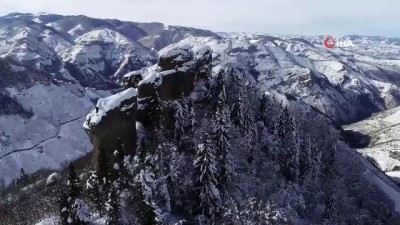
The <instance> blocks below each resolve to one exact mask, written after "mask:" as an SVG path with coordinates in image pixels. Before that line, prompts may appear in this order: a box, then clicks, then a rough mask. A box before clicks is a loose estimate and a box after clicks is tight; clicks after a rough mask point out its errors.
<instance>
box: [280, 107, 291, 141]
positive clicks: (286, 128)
mask: <svg viewBox="0 0 400 225" xmlns="http://www.w3.org/2000/svg"><path fill="white" fill-rule="evenodd" d="M291 117H292V116H291V115H290V112H289V109H288V108H287V107H285V108H284V109H283V110H282V112H281V114H280V115H279V118H278V123H277V134H278V137H279V139H280V140H281V143H285V141H286V140H287V139H288V138H289V137H290V135H291V132H292V131H293V127H292V125H293V124H292V119H291Z"/></svg>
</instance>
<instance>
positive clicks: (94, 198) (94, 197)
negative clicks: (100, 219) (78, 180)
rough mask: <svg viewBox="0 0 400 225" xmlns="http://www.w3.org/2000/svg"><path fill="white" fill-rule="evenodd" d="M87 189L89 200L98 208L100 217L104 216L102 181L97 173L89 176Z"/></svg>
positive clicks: (93, 172)
mask: <svg viewBox="0 0 400 225" xmlns="http://www.w3.org/2000/svg"><path fill="white" fill-rule="evenodd" d="M85 189H86V192H87V198H88V200H89V201H90V202H91V203H92V204H93V206H94V207H95V208H96V210H97V212H98V213H99V215H100V216H102V215H103V212H104V211H105V207H104V199H103V198H102V195H101V190H102V189H101V181H100V179H99V177H98V176H97V174H96V172H95V171H92V172H91V175H90V176H89V178H88V180H87V181H86V187H85Z"/></svg>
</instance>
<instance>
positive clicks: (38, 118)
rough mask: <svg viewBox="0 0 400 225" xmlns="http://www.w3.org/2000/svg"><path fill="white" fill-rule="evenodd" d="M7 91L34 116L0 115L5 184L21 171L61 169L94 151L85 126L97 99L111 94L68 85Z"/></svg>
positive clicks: (1, 168) (0, 165) (0, 162)
mask: <svg viewBox="0 0 400 225" xmlns="http://www.w3.org/2000/svg"><path fill="white" fill-rule="evenodd" d="M6 90H7V92H8V93H9V95H10V96H11V97H12V98H14V99H16V100H17V101H18V103H20V104H21V105H22V106H23V107H24V108H25V109H29V110H31V111H32V113H33V116H32V117H31V118H22V117H21V116H20V115H0V171H1V177H0V179H1V180H2V181H3V182H4V183H5V184H9V182H10V181H11V180H12V179H14V178H15V176H16V175H17V173H18V171H19V170H20V169H21V168H23V169H24V170H25V171H26V172H27V173H31V172H34V171H37V170H39V169H42V168H45V169H58V168H60V166H62V164H64V165H65V163H67V162H68V161H71V160H75V159H77V158H79V157H81V156H84V155H86V154H87V153H88V152H90V151H91V150H92V146H91V144H90V142H89V140H88V138H87V136H86V134H85V133H84V131H83V129H82V123H83V122H84V120H85V117H86V114H88V113H89V112H90V111H91V110H92V109H93V101H94V99H97V98H100V97H103V96H104V95H108V94H109V93H107V92H96V91H92V90H90V89H85V88H82V87H79V86H76V85H68V84H65V85H62V86H56V85H49V86H45V85H42V84H38V85H35V86H32V87H30V88H28V89H22V90H17V89H15V88H7V89H6Z"/></svg>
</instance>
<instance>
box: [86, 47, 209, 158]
mask: <svg viewBox="0 0 400 225" xmlns="http://www.w3.org/2000/svg"><path fill="white" fill-rule="evenodd" d="M211 61H212V51H211V50H210V49H209V48H207V47H201V48H196V49H192V48H189V47H180V48H172V49H168V50H165V51H163V52H161V53H160V59H159V62H158V64H157V65H154V66H152V67H149V68H147V69H143V70H140V71H134V72H130V73H128V74H126V75H125V76H124V79H123V82H124V86H125V88H126V90H124V91H122V92H120V93H117V94H115V95H112V96H110V97H107V98H104V99H100V100H99V101H98V102H97V105H96V109H95V110H93V112H92V113H90V114H89V115H88V116H87V120H86V122H85V123H84V128H85V130H86V132H87V133H88V135H89V137H90V140H91V142H92V144H93V145H94V149H95V151H94V160H95V161H96V158H97V157H98V153H99V150H100V149H101V148H103V149H104V150H105V151H106V152H107V154H108V155H109V156H110V157H111V158H112V153H113V152H114V150H115V148H116V147H117V144H118V139H119V138H121V141H122V143H123V144H124V145H125V149H126V152H127V153H128V154H134V153H135V149H136V122H137V121H138V122H141V123H142V124H143V125H144V126H145V127H149V126H151V125H152V121H153V116H155V115H156V113H160V112H159V111H157V110H156V109H155V107H157V104H156V102H157V101H158V100H164V101H166V100H174V99H178V98H180V97H181V96H182V94H183V95H184V96H188V95H190V94H191V93H192V92H193V90H194V87H195V84H196V83H197V82H198V81H201V80H207V79H208V78H209V75H210V74H211V69H212V65H211ZM142 78H144V79H142Z"/></svg>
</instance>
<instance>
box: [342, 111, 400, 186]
mask: <svg viewBox="0 0 400 225" xmlns="http://www.w3.org/2000/svg"><path fill="white" fill-rule="evenodd" d="M345 129H346V130H353V131H357V132H360V133H362V134H365V135H368V136H369V137H370V138H371V139H370V141H369V145H368V146H367V147H366V148H363V149H358V151H359V152H360V153H362V154H363V155H367V156H370V157H371V158H373V159H374V160H375V161H376V162H377V163H378V165H379V167H380V168H381V169H382V170H383V171H384V172H386V174H387V175H389V176H392V177H395V178H398V179H400V173H399V171H400V107H396V108H393V109H391V110H387V111H384V112H381V113H378V114H376V115H374V116H372V117H371V118H368V119H366V120H363V121H360V122H358V123H355V124H351V125H349V126H345Z"/></svg>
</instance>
